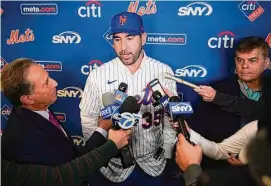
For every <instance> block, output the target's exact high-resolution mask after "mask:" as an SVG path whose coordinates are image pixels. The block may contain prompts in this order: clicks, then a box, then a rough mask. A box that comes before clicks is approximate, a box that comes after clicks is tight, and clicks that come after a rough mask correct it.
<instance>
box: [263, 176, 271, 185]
mask: <svg viewBox="0 0 271 186" xmlns="http://www.w3.org/2000/svg"><path fill="white" fill-rule="evenodd" d="M261 181H262V183H263V184H264V185H265V186H271V178H270V177H269V176H266V175H264V176H262V177H261Z"/></svg>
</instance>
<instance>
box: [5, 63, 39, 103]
mask: <svg viewBox="0 0 271 186" xmlns="http://www.w3.org/2000/svg"><path fill="white" fill-rule="evenodd" d="M33 64H36V63H35V62H34V61H32V60H31V59H28V58H19V59H16V60H14V61H12V62H11V63H9V64H7V65H6V66H5V68H4V69H3V71H2V73H1V89H2V92H3V94H4V95H5V96H6V97H7V98H8V99H9V101H10V102H11V103H12V104H13V105H14V106H21V104H22V103H21V101H20V97H21V96H22V95H28V94H31V92H32V90H33V85H32V84H31V83H30V82H29V81H28V80H27V79H26V77H27V73H28V70H29V68H30V66H31V65H33Z"/></svg>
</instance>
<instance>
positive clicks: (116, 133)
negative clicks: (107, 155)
mask: <svg viewBox="0 0 271 186" xmlns="http://www.w3.org/2000/svg"><path fill="white" fill-rule="evenodd" d="M131 133H132V130H131V129H130V130H112V129H110V130H109V134H108V139H109V140H112V141H113V142H114V143H115V144H116V146H117V148H118V149H121V148H122V147H124V146H126V145H127V144H128V139H129V137H130V136H131Z"/></svg>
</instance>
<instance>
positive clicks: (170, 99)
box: [169, 96, 181, 102]
mask: <svg viewBox="0 0 271 186" xmlns="http://www.w3.org/2000/svg"><path fill="white" fill-rule="evenodd" d="M179 101H181V99H180V98H179V96H172V97H170V98H169V102H179Z"/></svg>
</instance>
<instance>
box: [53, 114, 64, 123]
mask: <svg viewBox="0 0 271 186" xmlns="http://www.w3.org/2000/svg"><path fill="white" fill-rule="evenodd" d="M54 114H55V116H56V118H57V119H58V121H60V122H62V123H64V122H66V114H65V113H63V112H54Z"/></svg>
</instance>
